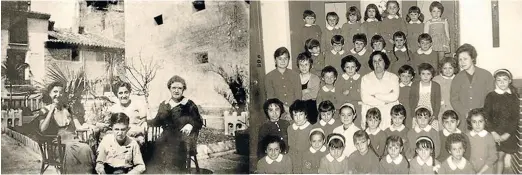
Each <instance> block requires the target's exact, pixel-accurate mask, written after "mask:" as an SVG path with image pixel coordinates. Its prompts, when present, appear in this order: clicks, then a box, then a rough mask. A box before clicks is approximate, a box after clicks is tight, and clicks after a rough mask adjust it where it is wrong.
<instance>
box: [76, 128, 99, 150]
mask: <svg viewBox="0 0 522 175" xmlns="http://www.w3.org/2000/svg"><path fill="white" fill-rule="evenodd" d="M76 137H77V138H78V139H79V140H80V142H82V143H86V144H88V145H89V146H90V147H91V149H92V151H93V152H96V150H97V149H98V144H99V139H96V138H95V137H94V130H93V129H85V130H76Z"/></svg>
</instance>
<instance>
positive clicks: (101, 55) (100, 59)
mask: <svg viewBox="0 0 522 175" xmlns="http://www.w3.org/2000/svg"><path fill="white" fill-rule="evenodd" d="M96 61H97V62H105V53H104V52H96Z"/></svg>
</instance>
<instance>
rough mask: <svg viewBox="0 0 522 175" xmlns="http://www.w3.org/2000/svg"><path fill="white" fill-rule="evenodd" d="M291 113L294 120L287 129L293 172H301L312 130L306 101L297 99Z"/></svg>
mask: <svg viewBox="0 0 522 175" xmlns="http://www.w3.org/2000/svg"><path fill="white" fill-rule="evenodd" d="M290 115H291V116H292V119H293V121H294V122H293V124H292V125H290V126H288V129H287V131H288V147H289V150H288V151H289V152H288V154H289V155H290V158H291V159H292V172H294V173H298V174H299V173H301V171H302V170H303V167H302V165H303V162H302V161H303V154H304V153H305V152H306V151H309V147H308V143H309V139H308V137H309V134H310V131H311V130H312V126H311V124H310V123H309V122H308V121H307V115H308V110H307V106H306V102H304V101H302V100H296V101H295V102H294V103H293V104H292V105H291V106H290Z"/></svg>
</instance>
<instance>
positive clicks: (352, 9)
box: [346, 6, 361, 21]
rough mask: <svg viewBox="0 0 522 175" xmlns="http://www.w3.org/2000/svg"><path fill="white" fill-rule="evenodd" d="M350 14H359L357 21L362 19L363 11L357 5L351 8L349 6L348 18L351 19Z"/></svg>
mask: <svg viewBox="0 0 522 175" xmlns="http://www.w3.org/2000/svg"><path fill="white" fill-rule="evenodd" d="M350 15H355V16H357V21H361V11H360V10H359V8H357V7H355V6H351V7H350V8H348V11H347V12H346V19H349V17H350ZM348 21H350V20H348Z"/></svg>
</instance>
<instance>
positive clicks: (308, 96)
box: [299, 73, 321, 100]
mask: <svg viewBox="0 0 522 175" xmlns="http://www.w3.org/2000/svg"><path fill="white" fill-rule="evenodd" d="M299 78H301V76H299ZM320 83H321V79H319V77H318V76H317V75H315V74H312V73H311V74H310V79H308V85H307V86H306V89H307V90H309V92H308V93H305V92H303V91H302V90H301V92H302V94H303V95H302V98H301V99H302V100H315V99H316V98H317V93H319V84H320ZM303 90H304V89H303Z"/></svg>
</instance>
